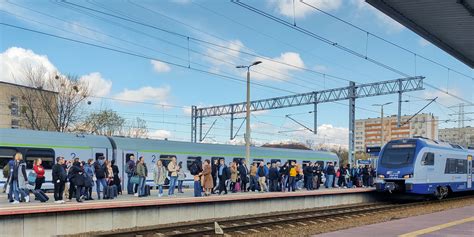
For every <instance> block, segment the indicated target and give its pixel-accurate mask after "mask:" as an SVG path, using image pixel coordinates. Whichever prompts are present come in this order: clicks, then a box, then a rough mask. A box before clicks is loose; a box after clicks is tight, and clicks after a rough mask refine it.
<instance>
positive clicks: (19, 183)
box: [9, 152, 30, 204]
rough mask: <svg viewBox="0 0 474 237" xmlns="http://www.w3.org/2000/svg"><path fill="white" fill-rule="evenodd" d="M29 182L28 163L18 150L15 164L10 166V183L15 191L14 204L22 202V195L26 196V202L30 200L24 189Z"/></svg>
mask: <svg viewBox="0 0 474 237" xmlns="http://www.w3.org/2000/svg"><path fill="white" fill-rule="evenodd" d="M27 183H28V177H27V176H26V163H25V162H24V161H23V155H22V154H21V153H19V152H17V153H16V154H15V156H14V161H13V164H12V166H10V178H9V185H10V190H11V191H12V192H13V203H12V204H18V203H20V199H21V197H20V195H21V196H23V197H24V198H25V202H30V197H29V196H28V195H26V193H25V191H24V189H25V188H26V184H27Z"/></svg>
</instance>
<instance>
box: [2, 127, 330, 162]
mask: <svg viewBox="0 0 474 237" xmlns="http://www.w3.org/2000/svg"><path fill="white" fill-rule="evenodd" d="M0 135H1V136H0V146H16V147H40V148H72V149H90V148H91V147H95V148H112V145H111V143H110V140H109V138H108V137H106V136H98V135H87V134H80V133H59V132H48V131H36V130H24V129H0ZM25 138H26V139H25ZM45 138H47V139H45ZM111 139H112V140H113V141H114V143H115V145H116V147H117V148H118V149H122V150H133V151H138V152H156V153H157V154H160V155H179V154H190V155H191V154H192V155H201V156H211V157H212V156H216V157H219V156H224V157H233V158H243V157H245V147H244V146H237V145H221V144H206V143H190V142H180V141H168V140H155V139H138V138H125V137H111ZM251 157H252V158H254V159H257V158H262V159H263V158H270V159H292V158H294V159H300V160H338V157H337V155H336V154H335V153H331V152H326V151H313V150H296V149H284V148H266V147H252V150H251Z"/></svg>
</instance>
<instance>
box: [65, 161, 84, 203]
mask: <svg viewBox="0 0 474 237" xmlns="http://www.w3.org/2000/svg"><path fill="white" fill-rule="evenodd" d="M69 177H70V178H69V183H70V184H71V185H74V190H75V196H76V201H77V202H82V200H83V199H84V198H85V197H84V196H83V195H82V192H83V188H84V170H83V169H82V168H81V162H79V161H75V162H74V163H73V164H72V166H71V167H70V168H69ZM70 188H71V187H70ZM71 198H72V197H71V196H69V199H71Z"/></svg>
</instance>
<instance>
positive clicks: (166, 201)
mask: <svg viewBox="0 0 474 237" xmlns="http://www.w3.org/2000/svg"><path fill="white" fill-rule="evenodd" d="M374 191H375V190H374V189H373V188H354V189H337V188H336V189H320V190H315V191H297V192H271V193H253V192H247V193H229V194H228V195H213V196H209V197H192V193H193V191H192V190H185V193H184V194H178V195H177V196H176V197H166V196H163V197H161V198H158V194H157V191H155V190H153V191H152V194H151V196H149V197H145V198H138V197H135V196H133V195H119V197H118V198H116V199H114V200H93V201H85V202H83V203H77V202H76V201H75V200H74V199H73V200H72V201H71V202H67V203H65V204H55V203H54V202H53V198H52V195H51V194H49V196H50V201H49V202H46V203H40V202H39V201H32V202H30V203H20V204H16V205H13V204H9V203H8V202H7V200H6V199H7V198H6V195H4V194H3V195H0V200H1V202H0V216H6V215H23V214H34V213H44V214H47V213H57V212H70V211H83V210H90V209H95V210H97V209H121V208H128V207H147V206H173V205H183V204H191V203H217V202H232V201H238V200H242V201H244V200H266V199H275V198H291V197H307V196H327V195H338V194H351V193H367V192H374ZM94 194H95V193H94ZM94 194H93V197H95V196H96V195H94ZM30 198H32V199H33V198H34V196H33V195H30Z"/></svg>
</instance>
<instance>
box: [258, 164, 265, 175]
mask: <svg viewBox="0 0 474 237" xmlns="http://www.w3.org/2000/svg"><path fill="white" fill-rule="evenodd" d="M257 176H258V177H265V167H263V166H259V167H258V170H257Z"/></svg>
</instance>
